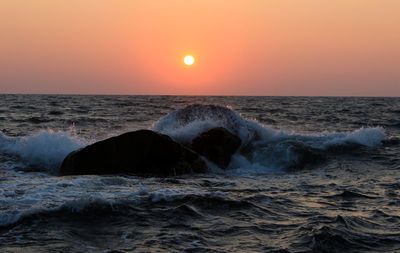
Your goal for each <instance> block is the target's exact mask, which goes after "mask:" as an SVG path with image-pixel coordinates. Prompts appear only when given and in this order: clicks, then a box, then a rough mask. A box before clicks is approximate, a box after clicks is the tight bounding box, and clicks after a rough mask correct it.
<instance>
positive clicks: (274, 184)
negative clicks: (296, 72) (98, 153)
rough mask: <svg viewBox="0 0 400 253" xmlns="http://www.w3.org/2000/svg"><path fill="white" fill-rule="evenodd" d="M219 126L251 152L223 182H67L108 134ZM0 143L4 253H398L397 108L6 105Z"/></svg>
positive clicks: (296, 103) (315, 103) (285, 103)
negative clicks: (75, 154) (66, 170)
mask: <svg viewBox="0 0 400 253" xmlns="http://www.w3.org/2000/svg"><path fill="white" fill-rule="evenodd" d="M210 105H216V106H217V107H214V106H210ZM215 108H217V109H215ZM215 126H223V127H225V128H227V129H228V130H230V131H231V132H233V133H235V134H237V135H238V136H239V137H240V138H241V139H242V142H243V143H242V147H241V151H240V152H238V153H237V154H235V155H234V156H233V158H232V161H231V164H230V165H229V168H228V169H227V170H225V171H224V170H221V169H219V168H218V167H217V166H214V165H212V164H211V171H210V172H209V173H206V174H194V175H185V176H179V177H168V178H157V177H151V178H148V177H136V176H126V175H107V176H95V175H90V176H60V175H59V174H58V167H59V165H60V163H61V162H62V160H63V158H64V157H65V156H66V155H67V154H68V153H69V152H71V151H73V150H76V149H79V148H81V147H84V146H86V145H88V144H90V143H93V142H95V141H98V140H102V139H105V138H107V137H110V136H115V135H118V134H121V133H124V132H127V131H133V130H138V129H153V130H155V131H158V132H161V133H164V134H168V135H169V136H171V137H172V138H173V139H175V140H177V141H183V142H190V141H191V140H192V139H193V138H194V137H195V136H196V135H197V134H199V133H201V132H202V131H205V130H207V129H210V128H212V127H215ZM0 131H1V132H0V252H400V99H399V98H356V97H348V98H339V97H204V96H193V97H190V96H67V95H65V96H64V95H0Z"/></svg>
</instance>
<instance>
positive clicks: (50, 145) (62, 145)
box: [0, 130, 88, 168]
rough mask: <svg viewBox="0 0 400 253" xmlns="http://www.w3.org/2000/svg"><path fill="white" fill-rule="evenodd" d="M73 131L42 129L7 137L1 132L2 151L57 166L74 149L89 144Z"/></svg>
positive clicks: (35, 161) (39, 163)
mask: <svg viewBox="0 0 400 253" xmlns="http://www.w3.org/2000/svg"><path fill="white" fill-rule="evenodd" d="M87 144H88V143H87V141H85V140H84V139H82V138H79V137H77V136H76V135H75V134H74V133H73V132H72V131H67V132H64V131H53V130H42V131H40V132H38V133H35V134H32V135H29V136H25V137H7V136H5V135H4V134H2V133H0V152H1V153H3V154H8V155H14V156H18V157H20V158H21V159H22V160H23V161H24V162H26V163H28V164H30V165H34V166H41V167H45V168H55V167H58V166H59V165H60V163H61V162H62V161H63V159H64V158H65V157H66V156H67V155H68V154H69V153H70V152H72V151H74V150H76V149H79V148H81V147H84V146H85V145H87Z"/></svg>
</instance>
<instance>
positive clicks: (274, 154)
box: [0, 104, 386, 173]
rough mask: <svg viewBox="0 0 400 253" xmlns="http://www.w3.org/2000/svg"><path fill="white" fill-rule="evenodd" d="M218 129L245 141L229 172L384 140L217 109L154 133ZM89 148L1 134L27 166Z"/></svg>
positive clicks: (164, 123)
mask: <svg viewBox="0 0 400 253" xmlns="http://www.w3.org/2000/svg"><path fill="white" fill-rule="evenodd" d="M214 127H224V128H226V129H228V130H229V131H230V132H232V133H233V134H235V135H237V136H239V137H240V138H241V140H242V146H241V148H240V150H239V151H238V153H237V154H235V155H234V157H233V159H232V162H231V164H230V166H229V169H230V170H229V171H228V172H230V173H265V172H279V171H282V170H285V169H296V168H303V167H305V166H307V165H309V164H313V163H318V162H321V161H323V160H324V155H325V153H326V151H327V150H329V149H330V148H335V147H346V146H349V145H351V146H354V145H356V146H360V147H367V148H375V147H378V146H379V145H381V143H382V141H384V140H385V139H386V134H385V131H384V129H383V128H381V127H372V128H360V129H357V130H355V131H352V132H323V133H316V134H299V133H295V132H286V131H283V130H279V129H274V128H272V127H270V126H267V125H263V124H261V123H259V122H257V121H256V120H251V119H246V118H244V117H242V116H241V115H240V114H239V113H238V112H236V111H234V110H233V109H231V108H229V107H221V106H216V105H198V104H194V105H190V106H187V107H185V108H183V109H178V110H175V111H173V112H171V113H170V114H168V115H166V116H164V117H162V118H161V119H160V120H159V121H157V122H156V123H154V124H153V130H155V131H157V132H159V133H163V134H166V135H169V136H171V137H172V138H173V139H175V140H176V141H178V142H180V143H190V142H191V141H192V140H193V139H194V138H195V137H196V136H198V135H199V134H200V133H202V132H204V131H207V130H209V129H211V128H214ZM89 143H90V141H88V140H85V139H83V138H80V137H78V136H77V135H76V134H74V131H72V130H71V131H67V132H63V131H53V130H43V131H40V132H38V133H35V134H32V135H29V136H26V137H7V136H5V135H4V134H1V133H0V153H2V154H7V155H12V156H17V157H19V158H20V159H21V160H22V162H24V163H25V164H29V165H31V166H38V167H44V168H45V169H48V170H51V169H55V168H58V166H59V165H60V164H61V162H62V161H63V159H64V158H65V157H66V155H68V154H69V153H70V152H72V151H74V150H77V149H79V148H82V147H84V146H86V145H88V144H89Z"/></svg>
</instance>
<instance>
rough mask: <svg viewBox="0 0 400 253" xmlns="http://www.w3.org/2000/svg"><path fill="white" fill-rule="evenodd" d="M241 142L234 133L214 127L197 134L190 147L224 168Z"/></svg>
mask: <svg viewBox="0 0 400 253" xmlns="http://www.w3.org/2000/svg"><path fill="white" fill-rule="evenodd" d="M241 143H242V141H241V140H240V138H239V137H237V136H236V135H233V134H232V133H231V132H229V131H228V130H226V129H225V128H223V127H216V128H213V129H211V130H209V131H206V132H203V133H202V134H200V135H199V136H197V137H196V138H195V139H194V140H193V141H192V145H191V148H192V149H193V150H194V151H196V152H198V153H199V154H201V155H204V156H205V157H207V159H209V160H210V161H212V162H214V163H215V164H216V165H218V166H219V167H220V168H221V169H226V167H228V165H229V163H230V161H231V157H232V155H233V154H234V153H235V152H236V150H237V149H238V148H239V147H240V144H241Z"/></svg>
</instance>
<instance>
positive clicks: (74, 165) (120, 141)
mask: <svg viewBox="0 0 400 253" xmlns="http://www.w3.org/2000/svg"><path fill="white" fill-rule="evenodd" d="M206 171H207V165H206V164H205V162H204V161H203V159H202V158H201V157H200V156H199V155H198V154H197V153H195V152H193V151H192V150H190V149H188V148H186V147H184V146H182V145H181V144H179V143H177V142H175V141H173V140H172V139H171V138H170V137H169V136H167V135H163V134H159V133H156V132H153V131H150V130H139V131H134V132H129V133H125V134H122V135H120V136H116V137H112V138H109V139H106V140H103V141H99V142H96V143H94V144H92V145H89V146H87V147H85V148H83V149H81V150H78V151H74V152H72V153H70V154H69V155H68V156H67V157H66V158H65V159H64V161H63V163H62V165H61V168H60V172H61V174H63V175H84V174H97V175H99V174H117V173H128V174H140V175H154V176H173V175H181V174H185V173H193V172H196V173H203V172H206Z"/></svg>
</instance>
